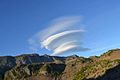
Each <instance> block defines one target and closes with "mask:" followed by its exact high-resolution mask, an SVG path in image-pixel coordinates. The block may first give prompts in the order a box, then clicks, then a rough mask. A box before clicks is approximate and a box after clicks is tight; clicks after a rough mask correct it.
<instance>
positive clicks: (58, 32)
mask: <svg viewBox="0 0 120 80" xmlns="http://www.w3.org/2000/svg"><path fill="white" fill-rule="evenodd" d="M82 27H83V24H81V17H79V16H73V17H60V18H58V19H55V20H53V21H52V22H51V23H50V25H49V26H48V27H47V28H46V29H45V30H42V31H40V32H38V33H37V34H36V35H34V36H33V37H32V38H30V39H29V43H30V44H31V45H32V47H33V48H32V49H35V48H38V47H39V45H41V48H45V49H47V50H50V51H53V53H52V54H51V55H58V54H63V53H68V52H69V53H70V52H80V51H86V50H89V49H88V48H84V47H82V35H83V34H84V33H85V30H84V29H82Z"/></svg>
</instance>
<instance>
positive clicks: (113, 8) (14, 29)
mask: <svg viewBox="0 0 120 80" xmlns="http://www.w3.org/2000/svg"><path fill="white" fill-rule="evenodd" d="M119 3H120V0H0V55H1V56H3V55H20V54H27V53H39V54H40V55H43V54H51V53H52V52H51V51H48V50H47V49H45V48H39V50H37V51H33V50H32V49H30V46H31V45H30V44H29V39H30V38H31V37H33V36H34V35H35V34H36V33H38V32H39V31H41V30H44V29H46V28H49V26H48V25H49V24H50V23H51V22H52V21H53V20H55V19H58V18H60V17H63V16H64V17H66V16H81V17H82V18H81V23H82V24H83V25H84V29H85V30H86V32H85V33H84V36H83V38H82V46H85V47H87V48H89V49H90V50H88V51H85V52H84V51H80V52H77V53H69V54H68V53H66V54H61V56H66V55H71V54H77V55H79V56H85V57H87V56H93V55H100V54H101V53H103V52H105V51H107V50H109V49H113V48H120V43H119V41H120V37H119V34H120V31H119V30H120V5H119ZM46 33H47V32H46Z"/></svg>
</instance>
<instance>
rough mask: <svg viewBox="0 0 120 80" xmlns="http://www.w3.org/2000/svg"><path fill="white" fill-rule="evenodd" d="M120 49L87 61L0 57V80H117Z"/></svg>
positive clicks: (47, 57)
mask: <svg viewBox="0 0 120 80" xmlns="http://www.w3.org/2000/svg"><path fill="white" fill-rule="evenodd" d="M119 74H120V49H114V50H109V51H108V52H106V53H104V54H102V55H101V56H92V57H89V58H84V57H79V56H77V55H72V56H68V57H57V56H49V55H42V56H39V55H38V54H24V55H20V56H15V57H13V56H1V57H0V80H120V75H119Z"/></svg>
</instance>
